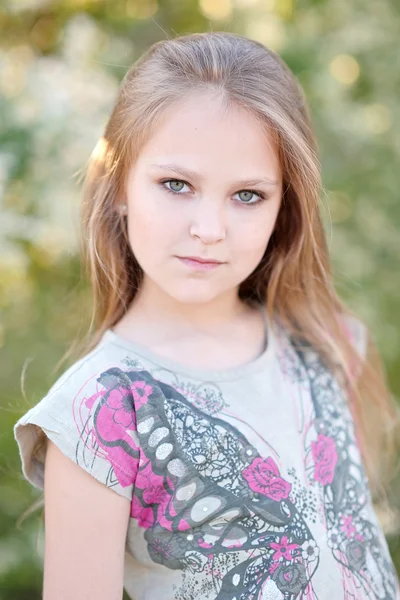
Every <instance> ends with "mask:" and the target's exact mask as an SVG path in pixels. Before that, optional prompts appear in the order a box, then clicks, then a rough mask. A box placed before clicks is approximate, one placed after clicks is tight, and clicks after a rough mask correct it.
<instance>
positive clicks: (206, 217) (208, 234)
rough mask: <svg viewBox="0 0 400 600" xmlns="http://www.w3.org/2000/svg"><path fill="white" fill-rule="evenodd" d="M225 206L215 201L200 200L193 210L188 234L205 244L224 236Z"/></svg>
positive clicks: (213, 242)
mask: <svg viewBox="0 0 400 600" xmlns="http://www.w3.org/2000/svg"><path fill="white" fill-rule="evenodd" d="M225 211H226V208H225V207H223V206H221V205H220V203H218V202H216V200H215V199H213V200H212V201H208V202H207V201H205V200H200V201H199V202H198V204H197V206H196V208H195V210H194V213H193V217H192V222H191V226H190V235H191V236H192V237H198V238H200V239H201V240H202V241H203V242H204V243H205V244H215V243H216V242H218V241H220V240H223V239H225V237H226V215H225Z"/></svg>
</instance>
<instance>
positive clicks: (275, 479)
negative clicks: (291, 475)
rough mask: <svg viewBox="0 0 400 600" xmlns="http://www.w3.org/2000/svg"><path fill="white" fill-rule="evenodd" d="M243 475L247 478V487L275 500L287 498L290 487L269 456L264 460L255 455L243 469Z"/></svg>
mask: <svg viewBox="0 0 400 600" xmlns="http://www.w3.org/2000/svg"><path fill="white" fill-rule="evenodd" d="M243 477H245V479H247V481H248V484H249V487H250V488H251V489H252V490H253V491H254V492H257V493H259V494H263V495H264V496H267V497H268V498H271V500H275V501H276V502H280V500H282V499H283V498H287V497H288V496H289V493H290V490H291V487H292V486H291V484H290V483H288V482H287V481H285V480H284V479H282V477H281V476H280V473H279V469H278V467H277V465H276V463H275V461H274V459H273V458H271V457H270V456H269V457H268V458H267V459H266V460H264V459H263V458H261V457H259V456H258V457H256V458H255V459H254V460H253V462H252V463H251V464H250V465H249V466H248V467H246V468H245V469H243Z"/></svg>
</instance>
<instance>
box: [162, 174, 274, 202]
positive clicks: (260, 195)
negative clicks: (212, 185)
mask: <svg viewBox="0 0 400 600" xmlns="http://www.w3.org/2000/svg"><path fill="white" fill-rule="evenodd" d="M171 181H179V183H184V184H185V185H188V186H189V184H188V182H187V181H185V180H184V179H164V180H163V181H160V183H161V185H162V186H163V188H164V189H165V190H166V191H167V192H168V193H169V194H174V196H180V195H183V194H185V193H187V192H174V191H173V190H171V189H170V188H168V187H166V186H165V185H164V184H166V183H170V182H171ZM239 192H250V193H251V194H254V195H255V196H258V200H257V201H255V202H241V201H240V200H235V202H237V203H238V204H242V205H244V206H256V205H257V204H261V202H263V201H264V200H266V197H265V195H264V194H263V193H262V192H257V191H256V190H248V189H243V190H239ZM239 192H236V193H237V194H238V193H239Z"/></svg>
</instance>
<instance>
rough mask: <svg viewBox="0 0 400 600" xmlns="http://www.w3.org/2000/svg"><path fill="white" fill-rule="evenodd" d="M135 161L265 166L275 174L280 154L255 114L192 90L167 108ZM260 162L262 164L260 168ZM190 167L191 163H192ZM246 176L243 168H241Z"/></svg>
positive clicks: (255, 167) (259, 169) (256, 170)
mask: <svg viewBox="0 0 400 600" xmlns="http://www.w3.org/2000/svg"><path fill="white" fill-rule="evenodd" d="M138 161H139V162H140V163H141V164H142V165H144V164H146V166H147V167H148V168H152V167H153V166H154V165H156V164H161V165H166V164H180V165H186V168H187V169H190V168H191V167H190V163H191V162H193V163H194V165H197V166H199V165H200V166H201V165H204V166H206V165H210V164H212V165H215V166H216V167H217V166H218V165H219V166H222V165H223V163H224V162H226V161H228V163H229V164H230V165H231V168H232V169H233V170H235V169H237V168H239V167H240V170H241V171H242V170H243V169H245V170H248V169H250V168H251V171H252V173H251V176H254V178H256V173H257V172H258V173H260V171H261V172H262V175H263V176H265V175H266V173H265V166H266V165H268V166H269V168H268V169H267V170H268V171H270V173H269V177H270V178H272V179H274V178H275V176H276V172H277V171H279V166H280V165H279V159H278V152H277V146H276V143H275V141H274V136H273V135H271V133H270V132H269V131H268V127H267V125H266V126H265V127H263V126H262V124H260V120H259V119H257V118H256V117H255V116H254V115H252V114H250V113H249V112H248V111H245V110H244V109H241V108H240V107H237V106H235V105H232V106H229V107H227V106H226V105H225V104H224V103H223V102H221V100H220V99H218V98H211V99H208V102H205V99H204V97H196V96H192V97H189V98H186V99H185V100H182V101H181V102H179V103H177V104H176V105H174V106H173V107H171V108H170V109H168V110H167V111H166V113H165V114H164V115H163V117H162V118H161V119H160V121H159V122H158V123H157V125H156V126H155V127H154V129H153V131H152V133H151V135H150V136H149V138H148V139H147V141H146V143H145V144H144V145H143V147H142V148H141V151H140V152H139V156H138ZM263 167H264V168H263ZM193 170H195V169H193ZM246 176H247V174H246Z"/></svg>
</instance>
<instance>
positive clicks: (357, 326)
mask: <svg viewBox="0 0 400 600" xmlns="http://www.w3.org/2000/svg"><path fill="white" fill-rule="evenodd" d="M342 324H343V328H344V331H345V334H346V336H347V338H348V340H349V341H350V342H351V343H352V344H353V346H354V347H355V349H356V350H357V352H358V354H359V355H360V356H361V358H362V359H365V357H366V355H367V347H368V328H367V327H366V325H364V323H363V322H362V321H361V320H360V319H358V318H357V317H355V316H354V315H350V314H346V315H345V316H342Z"/></svg>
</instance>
